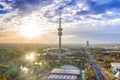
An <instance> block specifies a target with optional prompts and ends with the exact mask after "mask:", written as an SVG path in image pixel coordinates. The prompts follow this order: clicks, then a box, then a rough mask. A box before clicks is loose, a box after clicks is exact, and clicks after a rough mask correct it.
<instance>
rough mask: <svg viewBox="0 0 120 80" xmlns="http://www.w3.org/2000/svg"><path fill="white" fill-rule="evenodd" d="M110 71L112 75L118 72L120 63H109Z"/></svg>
mask: <svg viewBox="0 0 120 80" xmlns="http://www.w3.org/2000/svg"><path fill="white" fill-rule="evenodd" d="M111 71H112V72H113V73H114V74H115V73H117V72H118V71H120V63H111Z"/></svg>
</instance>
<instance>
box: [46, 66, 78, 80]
mask: <svg viewBox="0 0 120 80" xmlns="http://www.w3.org/2000/svg"><path fill="white" fill-rule="evenodd" d="M66 67H69V66H68V65H66V66H62V68H59V69H53V70H52V71H51V72H50V74H49V76H48V80H80V70H79V69H77V68H75V67H72V66H70V67H69V68H66ZM73 68H74V69H73Z"/></svg>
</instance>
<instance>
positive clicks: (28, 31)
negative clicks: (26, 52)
mask: <svg viewBox="0 0 120 80" xmlns="http://www.w3.org/2000/svg"><path fill="white" fill-rule="evenodd" d="M19 32H20V34H21V35H22V36H24V37H27V38H35V37H38V36H40V35H41V34H42V29H41V28H40V26H39V25H37V24H35V23H29V24H26V25H24V26H23V25H22V26H20V31H19Z"/></svg>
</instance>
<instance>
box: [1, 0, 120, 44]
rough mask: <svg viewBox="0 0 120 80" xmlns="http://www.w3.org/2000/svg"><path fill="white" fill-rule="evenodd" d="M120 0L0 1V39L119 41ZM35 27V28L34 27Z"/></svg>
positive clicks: (34, 41)
mask: <svg viewBox="0 0 120 80" xmlns="http://www.w3.org/2000/svg"><path fill="white" fill-rule="evenodd" d="M119 4H120V0H115V1H114V0H107V1H104V0H7V1H6V0H0V42H9V43H13V42H14V43H58V35H57V33H58V31H57V29H58V26H59V24H58V22H59V21H58V16H59V14H58V12H59V9H62V28H63V36H62V43H86V41H90V43H120V37H119V35H120V31H119V30H120V27H119V26H120V23H119V22H120V14H119V12H120V5H119ZM33 26H34V27H33Z"/></svg>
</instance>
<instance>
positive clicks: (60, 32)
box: [58, 9, 63, 60]
mask: <svg viewBox="0 0 120 80" xmlns="http://www.w3.org/2000/svg"><path fill="white" fill-rule="evenodd" d="M62 30H63V29H62V28H61V9H60V13H59V28H58V36H59V53H58V58H59V60H61V59H62V56H61V54H62V51H61V36H62Z"/></svg>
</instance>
